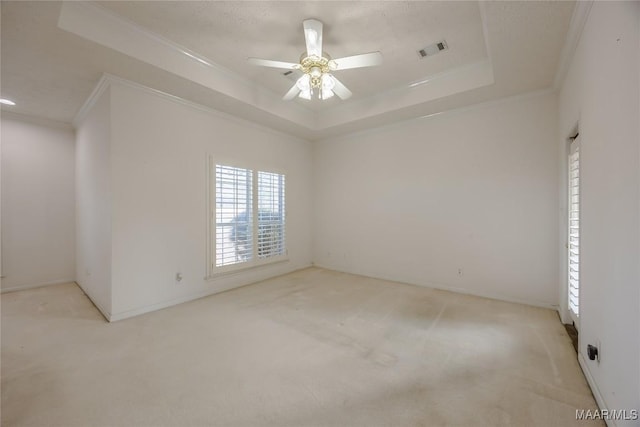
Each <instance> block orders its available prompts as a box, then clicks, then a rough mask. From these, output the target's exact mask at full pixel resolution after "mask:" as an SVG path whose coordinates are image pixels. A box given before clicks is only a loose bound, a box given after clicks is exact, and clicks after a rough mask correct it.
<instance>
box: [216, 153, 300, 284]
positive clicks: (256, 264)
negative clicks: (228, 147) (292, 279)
mask: <svg viewBox="0 0 640 427" xmlns="http://www.w3.org/2000/svg"><path fill="white" fill-rule="evenodd" d="M217 165H220V166H225V167H232V168H239V169H246V170H250V171H251V176H252V180H251V187H252V194H251V196H252V201H251V206H252V233H253V234H252V246H253V250H252V255H251V259H250V260H248V261H245V262H238V263H235V264H230V265H224V266H216V256H217V251H216V248H217V236H216V229H217V222H216V221H217V218H216V190H217V188H216V186H217V177H216V171H217ZM260 172H266V173H273V174H278V175H283V176H284V185H283V187H284V192H283V195H282V197H283V199H284V201H283V208H284V217H283V222H284V226H283V236H284V237H283V238H284V242H283V243H284V244H283V246H284V249H283V253H282V254H280V255H275V256H269V257H262V258H261V257H259V256H258V248H257V245H258V233H259V230H258V228H259V227H258V225H259V222H258V220H259V217H258V215H259V213H258V207H259V203H258V196H259V194H258V188H257V187H258V176H259V175H258V174H259V173H260ZM286 176H287V174H286V173H285V172H284V171H282V170H281V169H278V168H269V167H255V166H253V165H247V164H246V163H242V162H238V161H233V160H227V159H224V158H219V157H214V156H213V155H209V156H208V160H207V178H208V179H207V200H208V203H207V241H208V244H207V270H206V271H207V275H206V277H205V279H213V278H216V277H218V276H223V275H229V274H235V273H239V272H242V271H246V270H251V269H255V268H260V267H264V266H268V265H272V264H277V263H282V262H287V261H289V250H288V247H287V235H288V233H287V223H288V221H287V216H288V209H287V196H286V192H287V179H286Z"/></svg>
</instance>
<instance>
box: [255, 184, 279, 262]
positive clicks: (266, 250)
mask: <svg viewBox="0 0 640 427" xmlns="http://www.w3.org/2000/svg"><path fill="white" fill-rule="evenodd" d="M284 186H285V176H284V175H280V174H277V173H271V172H258V245H257V250H258V258H268V257H274V256H278V255H284V254H285V251H286V249H285V209H284V207H285V200H284Z"/></svg>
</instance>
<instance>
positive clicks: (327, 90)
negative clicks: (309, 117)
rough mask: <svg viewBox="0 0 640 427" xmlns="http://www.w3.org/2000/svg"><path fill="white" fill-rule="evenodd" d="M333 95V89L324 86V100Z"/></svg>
mask: <svg viewBox="0 0 640 427" xmlns="http://www.w3.org/2000/svg"><path fill="white" fill-rule="evenodd" d="M331 97H333V91H332V90H331V89H327V88H325V87H323V88H322V100H323V101H324V100H325V99H329V98H331Z"/></svg>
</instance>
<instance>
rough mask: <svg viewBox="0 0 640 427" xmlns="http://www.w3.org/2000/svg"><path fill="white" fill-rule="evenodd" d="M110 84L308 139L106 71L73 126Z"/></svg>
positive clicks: (261, 128) (76, 124)
mask: <svg viewBox="0 0 640 427" xmlns="http://www.w3.org/2000/svg"><path fill="white" fill-rule="evenodd" d="M112 85H120V86H124V87H128V88H131V89H135V90H138V91H141V92H144V93H147V94H150V95H153V96H156V97H158V98H162V99H165V100H168V101H171V102H174V103H177V104H180V105H183V106H185V107H188V108H191V109H194V110H199V111H202V112H205V113H207V114H211V115H213V116H216V117H221V118H224V119H226V120H229V121H232V122H235V123H238V124H240V125H242V126H245V127H251V128H255V129H260V130H261V131H263V132H269V133H272V134H275V135H278V136H284V137H287V138H295V139H297V140H304V141H308V139H307V138H301V137H299V136H296V135H294V134H290V133H287V132H283V131H280V130H277V129H274V128H271V127H269V126H265V125H262V124H259V123H255V122H252V121H250V120H246V119H244V118H242V117H238V116H235V115H233V114H229V113H225V112H223V111H220V110H216V109H214V108H211V107H207V106H204V105H202V104H198V103H196V102H193V101H189V100H187V99H184V98H181V97H179V96H176V95H172V94H170V93H167V92H163V91H161V90H158V89H153V88H151V87H149V86H145V85H143V84H140V83H136V82H134V81H131V80H127V79H124V78H122V77H119V76H116V75H113V74H108V73H104V74H103V75H102V77H101V78H100V80H99V81H98V84H97V85H96V87H95V88H94V89H93V92H91V95H89V97H88V98H87V100H86V101H85V103H84V104H83V105H82V107H81V108H80V110H79V111H78V113H77V114H76V116H75V117H74V119H73V125H74V127H75V128H77V127H78V126H79V125H80V124H81V123H82V121H83V120H84V119H85V117H86V115H87V113H88V112H89V111H90V110H91V108H92V107H93V106H94V105H95V103H96V102H97V101H98V99H99V98H100V96H102V94H103V93H104V92H105V91H106V90H107V89H109V88H110V87H111V86H112Z"/></svg>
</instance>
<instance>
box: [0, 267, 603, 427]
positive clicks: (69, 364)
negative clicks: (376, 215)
mask: <svg viewBox="0 0 640 427" xmlns="http://www.w3.org/2000/svg"><path fill="white" fill-rule="evenodd" d="M595 408H596V405H595V402H594V400H593V397H592V395H591V393H590V391H589V388H588V386H587V384H586V381H585V379H584V377H583V375H582V373H581V371H580V368H579V366H578V363H577V361H576V356H575V353H574V350H573V348H572V347H571V341H570V339H569V337H568V336H567V333H566V332H565V330H564V328H563V326H562V325H561V324H560V322H559V320H558V317H557V315H556V313H555V312H553V311H551V310H546V309H541V308H534V307H528V306H524V305H519V304H512V303H506V302H499V301H494V300H490V299H484V298H478V297H472V296H465V295H459V294H454V293H449V292H444V291H438V290H432V289H427V288H421V287H416V286H409V285H403V284H398V283H393V282H386V281H382V280H375V279H370V278H364V277H359V276H353V275H348V274H342V273H336V272H332V271H327V270H322V269H317V268H310V269H306V270H302V271H299V272H295V273H292V274H289V275H286V276H282V277H278V278H275V279H271V280H267V281H264V282H261V283H258V284H255V285H252V286H247V287H244V288H241V289H236V290H234V291H229V292H225V293H222V294H219V295H214V296H211V297H207V298H203V299H200V300H197V301H193V302H190V303H186V304H182V305H179V306H175V307H172V308H168V309H165V310H161V311H158V312H155V313H150V314H147V315H143V316H139V317H136V318H132V319H128V320H123V321H120V322H116V323H112V324H109V323H106V322H105V321H104V319H103V318H102V317H101V316H100V314H99V313H98V311H97V310H96V309H95V308H94V307H93V306H92V305H91V303H90V302H89V300H87V299H86V297H85V296H84V295H83V293H82V292H81V291H80V289H79V288H78V287H77V286H76V285H75V284H66V285H57V286H51V287H46V288H40V289H32V290H26V291H21V292H15V293H9V294H4V295H2V425H3V426H6V427H8V426H65V427H71V426H83V427H84V426H210V425H218V426H262V425H270V426H338V425H341V426H355V425H361V426H383V425H384V426H405V425H406V426H445V425H447V426H500V425H503V426H545V427H547V426H563V427H564V426H571V425H579V423H578V422H577V421H576V420H575V410H576V409H595ZM590 425H598V422H591V424H590Z"/></svg>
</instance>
